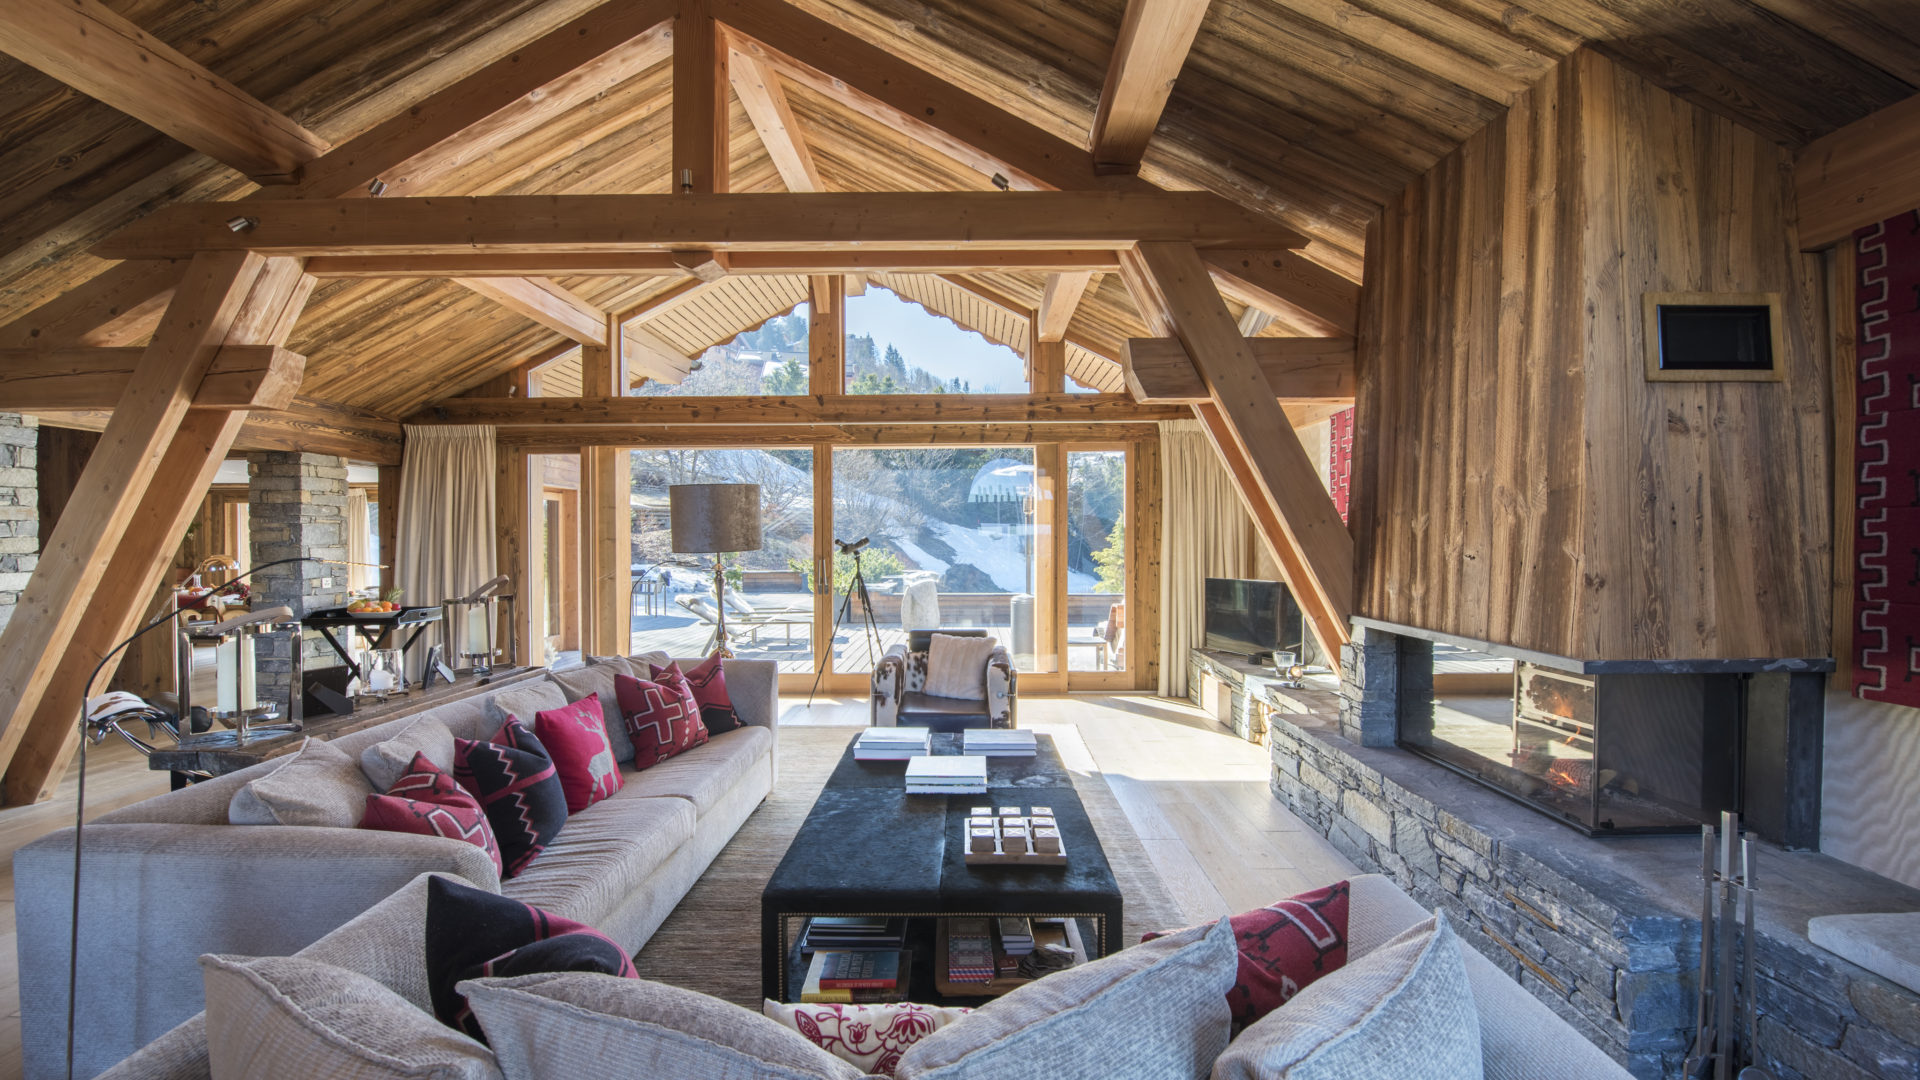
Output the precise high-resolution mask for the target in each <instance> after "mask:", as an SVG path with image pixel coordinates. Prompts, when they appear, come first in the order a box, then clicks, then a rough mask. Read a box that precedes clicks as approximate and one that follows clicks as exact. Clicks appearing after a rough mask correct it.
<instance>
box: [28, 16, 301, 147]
mask: <svg viewBox="0 0 1920 1080" xmlns="http://www.w3.org/2000/svg"><path fill="white" fill-rule="evenodd" d="M0 51H4V52H6V53H8V54H9V55H11V56H13V57H14V58H15V59H17V60H20V61H21V62H23V63H26V64H28V65H31V66H32V67H36V68H39V69H40V70H41V71H43V72H45V73H47V74H48V75H51V76H53V77H54V78H56V79H58V80H60V81H61V82H63V83H66V84H67V85H68V86H71V87H73V88H74V89H75V90H78V91H80V92H81V93H83V94H85V95H87V96H88V97H91V98H94V99H95V100H97V101H100V102H103V103H104V104H107V105H110V106H112V107H113V108H115V109H118V110H120V111H121V112H123V113H126V114H127V115H128V116H131V117H133V118H134V119H136V120H139V121H141V122H142V123H144V124H146V125H148V126H149V127H152V128H154V129H155V130H157V131H159V132H161V133H162V134H164V135H167V136H170V137H172V138H174V139H177V140H179V141H180V142H183V143H185V144H187V145H188V146H191V147H193V148H194V149H195V150H198V151H200V152H201V153H203V154H206V155H207V156H208V157H211V158H213V159H214V160H215V161H219V162H221V163H223V164H226V165H231V166H232V167H234V168H235V169H238V170H239V171H240V172H241V174H242V175H244V176H247V177H248V178H250V179H252V180H253V181H255V182H256V183H261V184H290V183H293V182H294V181H295V180H297V179H298V177H299V173H300V168H301V166H303V165H305V164H306V163H307V162H310V161H312V160H314V159H315V158H317V157H319V156H320V155H322V154H324V153H326V152H327V151H328V150H329V149H331V147H330V145H329V144H328V143H327V141H326V140H325V139H322V138H321V137H320V136H318V135H315V134H314V133H313V132H311V131H308V130H307V129H306V128H303V127H301V126H300V125H299V124H296V123H294V122H293V121H292V120H289V119H287V118H286V117H285V116H283V115H281V114H280V113H278V112H276V111H274V110H273V109H270V108H268V107H267V106H266V105H264V104H262V103H261V102H260V101H259V99H257V98H255V97H253V96H252V95H251V94H248V93H247V92H246V91H244V90H242V89H240V88H239V87H237V86H235V85H233V84H232V83H230V82H228V81H226V80H225V79H222V78H220V77H219V76H218V75H215V74H214V73H213V72H211V71H208V70H207V69H206V68H204V67H202V66H201V65H199V64H196V63H194V62H193V61H192V60H189V59H187V58H186V57H185V56H182V55H181V54H180V53H179V52H177V51H176V50H174V49H173V48H172V47H170V46H168V45H167V44H166V43H164V42H162V41H159V40H158V39H156V38H154V37H152V36H151V35H149V34H147V33H145V32H144V31H142V30H141V29H140V28H139V27H137V26H135V25H134V24H133V23H131V22H129V21H128V20H127V19H125V18H124V17H122V16H120V15H119V14H117V13H115V12H114V11H112V10H111V9H109V8H108V7H107V6H106V5H105V4H102V3H100V2H99V0H8V4H7V12H6V16H5V17H4V18H0Z"/></svg>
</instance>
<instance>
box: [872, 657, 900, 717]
mask: <svg viewBox="0 0 1920 1080" xmlns="http://www.w3.org/2000/svg"><path fill="white" fill-rule="evenodd" d="M871 685H872V688H873V713H872V715H871V716H870V717H869V718H868V721H867V722H868V723H869V724H871V725H872V726H874V727H897V726H899V723H900V698H901V696H902V695H903V694H905V693H906V690H907V647H906V646H905V645H895V646H893V647H892V648H890V649H888V650H887V655H885V656H883V657H881V658H880V662H879V663H878V664H875V665H874V666H873V679H872V680H871Z"/></svg>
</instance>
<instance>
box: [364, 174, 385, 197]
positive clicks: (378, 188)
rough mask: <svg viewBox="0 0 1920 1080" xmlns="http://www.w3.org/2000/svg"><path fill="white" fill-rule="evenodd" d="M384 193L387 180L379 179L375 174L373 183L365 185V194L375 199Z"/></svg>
mask: <svg viewBox="0 0 1920 1080" xmlns="http://www.w3.org/2000/svg"><path fill="white" fill-rule="evenodd" d="M386 193H387V182H386V181H385V180H382V179H380V178H379V177H377V176H376V177H374V178H373V183H371V184H368V185H367V194H368V195H371V196H373V197H374V198H376V199H377V198H379V197H380V196H382V195H385V194H386Z"/></svg>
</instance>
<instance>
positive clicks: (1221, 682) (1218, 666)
mask: <svg viewBox="0 0 1920 1080" xmlns="http://www.w3.org/2000/svg"><path fill="white" fill-rule="evenodd" d="M1279 681H1280V680H1279V679H1278V678H1276V677H1275V676H1274V674H1273V667H1272V664H1271V654H1269V657H1268V662H1264V663H1261V662H1255V661H1254V659H1253V658H1252V657H1248V656H1240V655H1237V654H1235V653H1224V652H1220V651H1218V650H1216V649H1193V650H1190V651H1189V652H1188V654H1187V699H1188V700H1189V701H1192V702H1193V703H1194V704H1195V705H1198V706H1200V707H1201V708H1202V709H1204V710H1206V711H1207V713H1208V714H1210V715H1211V716H1213V717H1214V719H1216V720H1218V721H1220V723H1222V724H1224V725H1226V726H1227V727H1228V728H1230V729H1231V730H1232V731H1233V733H1234V734H1235V735H1238V736H1240V737H1241V738H1243V739H1245V740H1247V741H1248V742H1259V741H1260V740H1261V738H1262V737H1263V736H1264V735H1265V733H1266V726H1267V725H1266V720H1265V718H1264V717H1262V716H1261V715H1260V710H1259V709H1258V708H1256V707H1255V706H1256V703H1258V702H1259V701H1260V700H1261V696H1262V691H1263V690H1265V688H1266V687H1268V686H1269V685H1273V684H1277V683H1278V682H1279Z"/></svg>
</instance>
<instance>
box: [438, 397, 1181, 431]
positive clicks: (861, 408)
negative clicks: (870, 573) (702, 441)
mask: <svg viewBox="0 0 1920 1080" xmlns="http://www.w3.org/2000/svg"><path fill="white" fill-rule="evenodd" d="M1187 415H1188V412H1187V410H1186V409H1185V408H1183V407H1180V406H1170V405H1142V404H1139V403H1137V402H1135V401H1134V400H1133V399H1132V398H1129V397H1128V396H1127V395H1125V394H847V395H839V396H826V397H813V396H801V397H753V398H693V397H686V398H681V397H626V398H608V399H605V400H595V399H592V398H448V399H446V400H445V401H442V402H440V403H438V404H436V405H432V406H429V407H428V408H426V409H424V410H422V411H421V412H419V413H417V414H416V415H414V416H412V417H410V418H408V420H407V423H409V424H493V425H495V426H496V427H503V428H506V427H540V426H545V425H555V424H560V425H596V426H622V425H627V426H654V425H676V424H682V425H684V424H702V423H707V422H709V421H712V422H716V423H723V424H737V425H742V426H758V425H762V424H826V425H839V424H1036V423H1100V422H1133V423H1141V422H1145V421H1149V420H1174V419H1180V418H1183V417H1185V416H1187Z"/></svg>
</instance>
